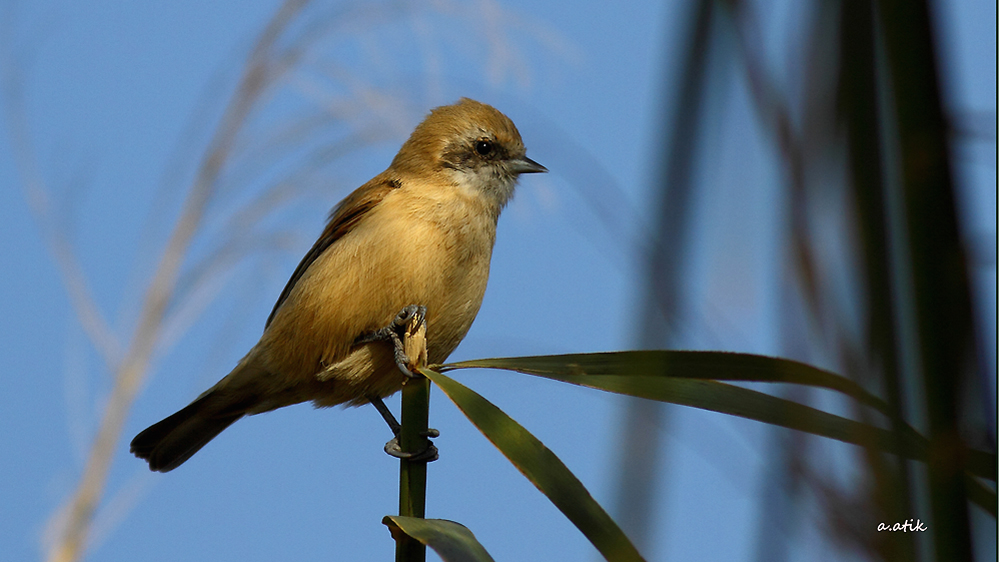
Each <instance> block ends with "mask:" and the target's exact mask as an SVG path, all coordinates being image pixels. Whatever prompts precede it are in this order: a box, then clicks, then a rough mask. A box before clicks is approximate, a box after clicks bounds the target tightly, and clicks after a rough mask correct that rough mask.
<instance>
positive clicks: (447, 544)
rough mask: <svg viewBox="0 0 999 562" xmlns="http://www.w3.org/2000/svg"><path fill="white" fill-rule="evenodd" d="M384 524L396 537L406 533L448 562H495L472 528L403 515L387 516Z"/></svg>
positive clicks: (441, 520)
mask: <svg viewBox="0 0 999 562" xmlns="http://www.w3.org/2000/svg"><path fill="white" fill-rule="evenodd" d="M382 524H384V525H385V526H387V527H388V528H389V531H391V533H392V537H393V538H395V539H396V540H398V535H397V533H403V534H405V535H407V536H409V537H412V538H414V539H416V540H418V541H420V542H421V543H423V544H425V545H427V546H429V547H430V548H432V549H434V552H436V553H437V555H438V556H440V557H441V559H442V560H444V562H493V557H492V556H489V553H488V552H486V549H485V548H483V547H482V545H481V544H479V541H477V540H475V535H473V534H472V532H471V531H469V530H468V527H466V526H464V525H462V524H460V523H455V522H454V521H448V520H446V519H422V518H419V517H404V516H402V515H386V516H385V518H384V519H382Z"/></svg>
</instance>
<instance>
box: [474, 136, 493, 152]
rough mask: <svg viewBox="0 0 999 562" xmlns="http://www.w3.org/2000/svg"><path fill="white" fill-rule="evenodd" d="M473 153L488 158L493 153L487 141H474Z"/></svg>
mask: <svg viewBox="0 0 999 562" xmlns="http://www.w3.org/2000/svg"><path fill="white" fill-rule="evenodd" d="M475 152H478V153H479V156H489V155H490V154H492V152H493V143H492V141H488V140H479V141H475Z"/></svg>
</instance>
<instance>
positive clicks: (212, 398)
mask: <svg viewBox="0 0 999 562" xmlns="http://www.w3.org/2000/svg"><path fill="white" fill-rule="evenodd" d="M245 414H246V409H245V408H240V407H238V406H236V407H234V405H233V404H232V402H231V401H229V400H225V399H222V397H221V396H219V395H218V393H217V392H216V391H215V390H214V389H213V390H210V391H208V392H206V393H205V394H203V395H202V396H200V397H198V399H197V400H195V401H194V402H191V403H190V404H189V405H188V406H186V407H185V408H184V409H182V410H180V411H179V412H177V413H176V414H173V415H172V416H170V417H168V418H166V419H164V420H163V421H160V422H157V423H155V424H153V425H151V426H149V427H148V428H146V429H145V430H144V431H143V432H142V433H140V434H138V435H136V436H135V439H132V445H131V452H132V453H134V454H135V456H137V457H139V458H140V459H145V460H147V461H149V469H150V470H154V471H156V472H169V471H171V470H173V469H175V468H177V467H178V466H180V465H181V464H183V463H184V461H186V460H187V459H189V458H191V455H193V454H194V453H197V452H198V451H199V450H200V449H201V448H202V447H204V446H205V445H206V444H208V442H209V441H211V440H212V439H214V438H215V436H216V435H218V434H219V433H222V430H224V429H225V428H227V427H229V426H230V425H232V424H233V423H235V422H236V420H238V419H239V418H241V417H243V416H244V415H245Z"/></svg>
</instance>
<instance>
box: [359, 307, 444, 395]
mask: <svg viewBox="0 0 999 562" xmlns="http://www.w3.org/2000/svg"><path fill="white" fill-rule="evenodd" d="M426 334H427V307H425V306H421V305H415V304H411V305H409V306H407V307H405V308H403V309H402V310H400V311H399V314H396V315H395V318H394V319H393V320H392V322H391V323H390V324H389V325H388V326H385V327H384V328H381V329H379V330H376V331H374V332H372V333H370V334H367V335H365V336H362V337H360V338H358V339H357V341H356V342H355V343H357V344H362V343H369V342H373V341H387V342H390V343H391V344H392V347H393V356H394V358H395V364H396V366H397V367H399V370H400V371H402V373H403V374H404V375H406V376H407V377H409V378H414V379H415V378H419V377H421V376H423V375H419V374H416V373H414V372H413V371H414V370H417V369H419V368H420V367H422V366H424V365H426V364H427V338H426Z"/></svg>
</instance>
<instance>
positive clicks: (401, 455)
mask: <svg viewBox="0 0 999 562" xmlns="http://www.w3.org/2000/svg"><path fill="white" fill-rule="evenodd" d="M426 315H427V309H426V307H424V306H418V305H409V306H407V307H406V308H404V309H402V310H401V311H399V314H397V315H396V317H395V319H393V320H392V323H391V324H389V325H388V326H385V327H384V328H381V329H380V330H377V331H376V332H374V333H372V334H369V335H367V336H364V337H362V338H358V340H357V341H356V342H355V343H358V344H360V343H368V342H372V341H389V342H392V346H393V353H394V358H395V364H396V366H397V367H399V370H400V371H402V373H403V374H404V375H406V376H407V377H409V378H420V377H423V375H421V374H419V372H417V373H414V372H413V371H412V370H410V369H411V368H412V369H413V370H416V369H418V368H419V367H422V366H423V365H426V364H427V340H426V332H427V324H426ZM370 402H371V404H372V405H373V406H374V407H375V409H376V410H378V413H379V414H381V416H382V419H384V420H385V423H387V424H388V426H389V428H390V429H391V430H392V433H393V434H394V435H395V437H393V438H392V440H391V441H389V442H388V443H386V444H385V452H386V453H388V454H389V455H391V456H393V457H396V458H398V459H402V460H408V461H410V462H431V461H435V460H437V447H435V446H434V444H433V443H431V442H430V441H429V440H428V441H427V446H426V447H425V448H424V449H423V450H421V451H418V452H416V453H409V452H405V451H403V450H402V448H401V447H400V446H399V432H400V431H401V430H402V425H401V424H400V423H399V422H398V420H396V419H395V416H394V415H392V412H391V411H390V410H389V409H388V407H387V406H385V403H384V402H382V399H381V398H379V397H377V396H376V397H373V398H371V399H370ZM420 435H421V436H423V437H426V438H428V439H432V438H434V437H437V436H439V435H440V432H439V431H437V430H436V429H426V430H425V431H421V432H420Z"/></svg>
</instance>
